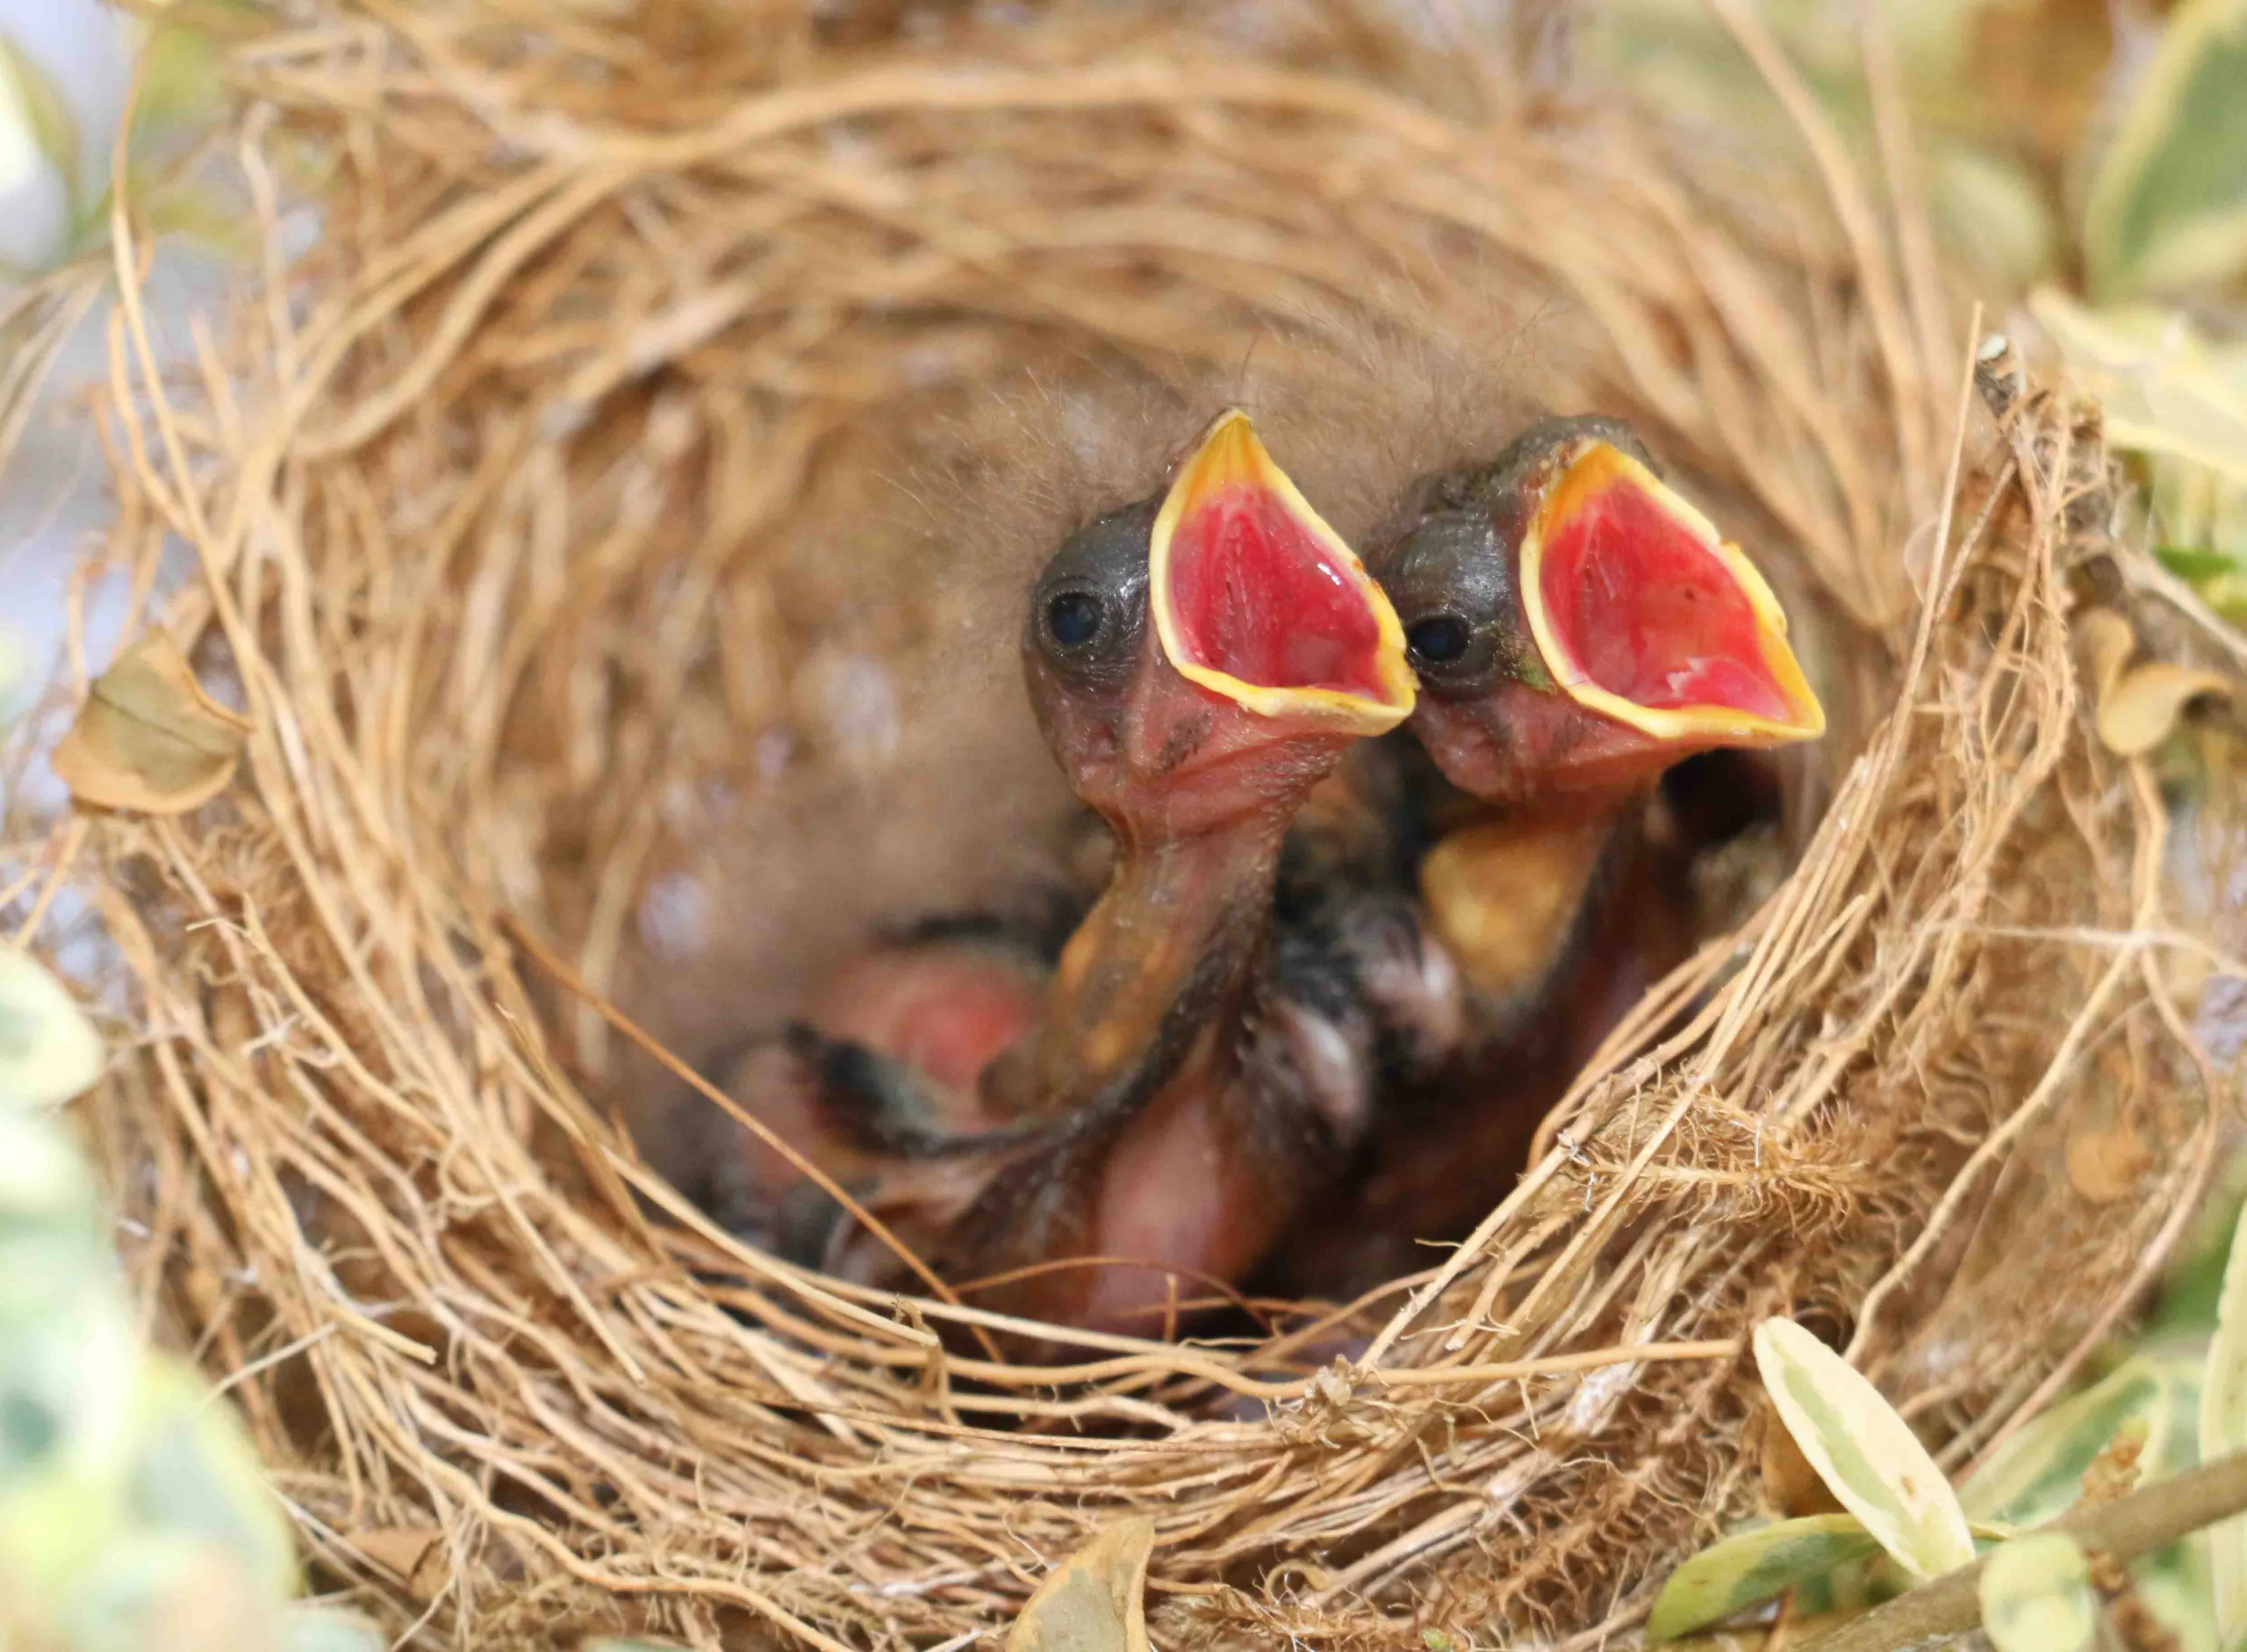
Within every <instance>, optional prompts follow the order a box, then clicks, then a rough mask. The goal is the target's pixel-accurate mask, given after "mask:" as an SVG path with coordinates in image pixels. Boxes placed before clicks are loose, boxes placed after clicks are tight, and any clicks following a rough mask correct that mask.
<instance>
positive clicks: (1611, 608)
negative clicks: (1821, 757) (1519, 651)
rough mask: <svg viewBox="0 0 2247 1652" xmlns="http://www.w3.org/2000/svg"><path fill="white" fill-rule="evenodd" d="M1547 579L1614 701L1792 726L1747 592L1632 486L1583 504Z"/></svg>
mask: <svg viewBox="0 0 2247 1652" xmlns="http://www.w3.org/2000/svg"><path fill="white" fill-rule="evenodd" d="M1538 580H1539V584H1540V586H1541V587H1542V594H1543V596H1544V599H1545V611H1546V614H1547V617H1548V618H1549V620H1550V621H1551V622H1552V625H1553V628H1554V633H1555V635H1556V636H1558V638H1559V639H1560V642H1561V646H1562V647H1563V648H1565V649H1567V650H1568V651H1569V653H1570V654H1571V655H1572V656H1573V657H1575V661H1576V665H1577V667H1578V668H1579V669H1580V670H1581V671H1582V672H1583V673H1584V675H1586V676H1587V677H1589V678H1590V679H1591V681H1592V682H1593V683H1595V684H1596V685H1597V686H1599V687H1601V688H1604V689H1606V690H1607V691H1608V692H1609V693H1613V694H1617V695H1619V696H1621V697H1622V698H1623V699H1625V700H1630V701H1632V702H1633V704H1635V705H1640V706H1644V707H1648V709H1650V710H1665V711H1675V710H1683V709H1686V708H1688V707H1703V708H1705V707H1726V708H1727V709H1729V710H1734V711H1742V712H1747V713H1749V714H1750V715H1755V716H1758V717H1768V718H1770V719H1771V720H1772V721H1774V722H1790V721H1791V720H1792V719H1793V717H1794V715H1795V708H1794V707H1792V706H1791V705H1790V704H1789V703H1788V701H1787V696H1786V694H1785V692H1784V690H1783V689H1782V688H1781V687H1780V686H1779V685H1778V683H1777V681H1776V680H1775V679H1773V677H1772V675H1771V672H1770V667H1769V666H1768V665H1767V664H1764V660H1763V643H1762V626H1761V624H1760V623H1759V621H1757V619H1756V617H1755V608H1754V607H1752V606H1751V605H1750V603H1749V602H1748V593H1746V592H1745V591H1743V590H1742V589H1741V585H1740V582H1739V581H1738V580H1737V579H1736V578H1734V577H1733V573H1732V571H1731V570H1730V569H1728V568H1727V567H1726V566H1725V565H1724V564H1723V563H1722V562H1721V561H1720V560H1719V558H1718V557H1717V556H1716V554H1715V553H1714V552H1713V551H1712V550H1711V549H1710V548H1709V547H1708V545H1707V544H1705V542H1703V541H1702V540H1701V539H1700V537H1699V536H1698V535H1696V534H1695V533H1694V532H1693V531H1692V530H1691V528H1688V527H1687V526H1686V525H1685V524H1684V523H1683V522H1680V521H1677V520H1676V518H1675V517H1673V516H1672V515H1670V514H1669V512H1668V511H1666V510H1664V509H1663V508H1662V505H1661V503H1660V501H1658V500H1657V499H1655V498H1653V497H1652V496H1651V495H1650V494H1648V492H1645V490H1643V489H1641V488H1639V487H1636V486H1634V485H1632V484H1631V483H1630V482H1629V481H1628V480H1621V481H1617V482H1613V483H1611V484H1610V485H1607V486H1605V487H1603V488H1601V489H1599V491H1598V492H1596V493H1592V494H1590V496H1588V497H1586V498H1584V499H1582V500H1581V501H1580V502H1579V503H1577V505H1576V507H1575V508H1574V509H1572V510H1570V511H1569V514H1568V515H1567V517H1566V519H1565V520H1564V521H1562V522H1561V523H1560V524H1559V525H1558V527H1557V528H1552V529H1549V530H1548V533H1547V538H1546V541H1545V544H1544V552H1543V557H1542V559H1541V561H1540V564H1539V568H1538Z"/></svg>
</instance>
